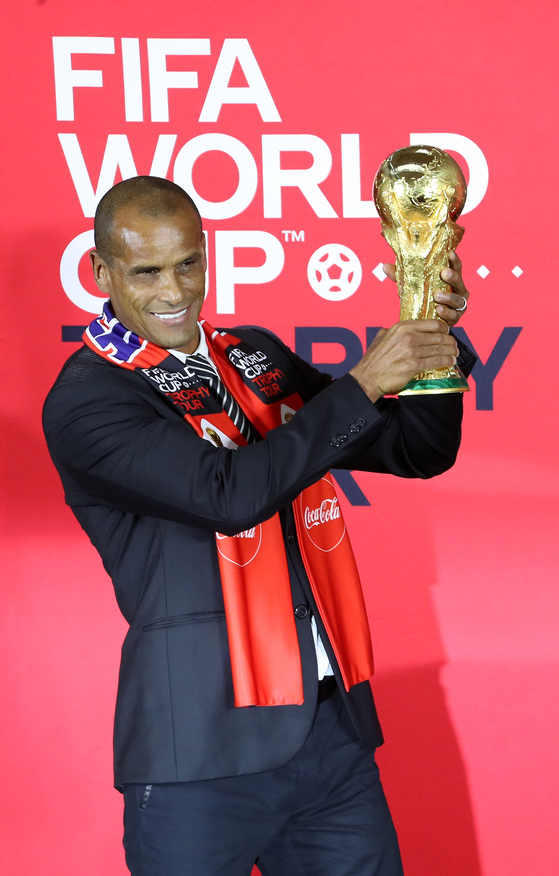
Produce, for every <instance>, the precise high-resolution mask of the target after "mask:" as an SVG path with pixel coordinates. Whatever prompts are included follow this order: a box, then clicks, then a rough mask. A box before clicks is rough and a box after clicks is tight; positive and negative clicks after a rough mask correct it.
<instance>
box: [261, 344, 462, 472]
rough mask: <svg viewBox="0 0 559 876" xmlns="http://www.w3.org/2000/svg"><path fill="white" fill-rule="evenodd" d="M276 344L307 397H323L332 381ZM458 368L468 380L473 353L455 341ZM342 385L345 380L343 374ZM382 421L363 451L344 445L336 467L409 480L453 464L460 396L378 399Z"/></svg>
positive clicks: (459, 418)
mask: <svg viewBox="0 0 559 876" xmlns="http://www.w3.org/2000/svg"><path fill="white" fill-rule="evenodd" d="M275 340H276V342H278V343H279V345H281V346H282V349H283V351H284V353H285V354H286V355H287V356H289V358H290V360H291V362H292V365H293V368H295V369H296V370H297V371H298V373H299V374H300V375H301V378H302V382H303V384H304V385H305V386H306V387H308V392H309V394H314V393H318V392H321V391H322V390H323V389H324V387H325V386H329V385H331V384H332V383H333V382H334V383H336V382H337V381H332V378H331V377H330V376H329V375H327V374H323V373H321V372H319V371H317V370H316V369H315V368H313V367H312V366H311V365H309V364H308V362H306V361H304V360H303V359H300V358H299V357H298V356H297V355H296V354H295V353H293V351H292V350H290V349H289V347H286V346H285V345H284V344H282V342H281V341H280V340H279V338H275ZM456 341H457V343H458V348H459V358H458V363H457V364H458V366H459V367H460V368H461V369H462V371H463V373H464V374H465V375H466V376H468V375H469V374H470V372H471V370H472V368H473V366H474V364H475V362H476V356H475V354H474V353H473V352H472V351H471V350H470V349H469V347H467V346H466V345H465V344H464V343H462V342H461V341H460V340H459V339H458V338H456ZM343 379H344V380H346V379H347V375H346V377H345V378H343ZM375 408H376V410H377V411H378V412H379V413H380V414H381V415H382V417H383V421H384V422H383V428H382V429H380V430H379V431H378V432H377V433H376V434H374V435H373V436H372V440H371V441H370V442H369V443H368V444H367V446H366V447H364V448H362V449H356V448H355V447H352V446H348V447H347V451H346V452H345V453H342V454H341V457H340V460H339V461H338V462H337V463H336V467H337V468H342V469H350V470H358V471H374V472H384V473H387V474H393V475H397V476H399V477H408V478H430V477H434V476H436V475H439V474H442V473H443V472H445V471H447V470H448V469H449V468H451V467H452V465H454V462H455V461H456V456H457V453H458V450H459V448H460V441H461V424H462V413H463V395H462V393H451V394H444V395H427V396H402V397H401V398H398V399H396V398H382V399H379V401H377V402H376V404H375Z"/></svg>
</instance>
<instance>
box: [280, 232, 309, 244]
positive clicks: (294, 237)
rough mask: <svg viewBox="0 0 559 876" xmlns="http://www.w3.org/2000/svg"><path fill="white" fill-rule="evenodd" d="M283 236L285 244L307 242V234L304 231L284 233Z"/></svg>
mask: <svg viewBox="0 0 559 876" xmlns="http://www.w3.org/2000/svg"><path fill="white" fill-rule="evenodd" d="M282 234H283V236H284V238H285V242H286V243H289V241H291V242H292V243H304V242H305V232H304V231H282Z"/></svg>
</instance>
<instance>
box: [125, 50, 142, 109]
mask: <svg viewBox="0 0 559 876" xmlns="http://www.w3.org/2000/svg"><path fill="white" fill-rule="evenodd" d="M121 43H122V77H123V81H124V115H125V118H126V121H127V122H143V120H144V104H143V100H142V67H141V62H140V40H139V39H128V38H126V37H123V38H122V40H121Z"/></svg>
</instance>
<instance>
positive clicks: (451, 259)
mask: <svg viewBox="0 0 559 876" xmlns="http://www.w3.org/2000/svg"><path fill="white" fill-rule="evenodd" d="M448 263H449V265H450V267H451V268H453V270H455V271H458V273H461V272H462V262H461V261H460V259H459V257H458V254H457V253H455V252H451V253H449V254H448Z"/></svg>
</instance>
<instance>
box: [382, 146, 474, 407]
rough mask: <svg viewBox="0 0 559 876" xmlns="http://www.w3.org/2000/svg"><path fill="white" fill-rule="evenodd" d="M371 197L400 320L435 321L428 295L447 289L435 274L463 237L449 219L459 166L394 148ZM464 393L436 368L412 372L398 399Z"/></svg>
mask: <svg viewBox="0 0 559 876" xmlns="http://www.w3.org/2000/svg"><path fill="white" fill-rule="evenodd" d="M374 199H375V203H376V206H377V210H378V212H379V215H380V218H381V223H382V235H383V237H384V238H385V239H386V241H387V242H388V244H389V245H390V246H391V247H392V249H393V250H394V253H395V256H396V282H397V284H398V292H399V294H400V319H401V320H403V319H441V317H440V316H438V315H437V312H436V310H435V307H436V302H435V300H434V298H433V295H434V293H435V292H436V291H438V290H440V291H444V290H447V289H448V288H449V287H448V285H447V284H446V283H445V282H444V281H443V280H442V279H441V271H442V269H443V268H446V267H448V254H449V253H450V252H452V251H453V250H454V249H455V248H456V247H457V245H458V244H459V242H460V240H461V239H462V235H463V234H464V229H463V228H461V227H460V226H459V225H456V223H455V221H454V220H455V219H457V218H458V216H459V215H460V212H461V211H462V208H463V206H464V203H465V201H466V181H465V179H464V175H463V173H462V171H461V170H460V167H459V166H458V164H457V163H456V161H454V159H453V158H451V157H450V155H448V154H447V153H446V152H443V151H442V150H440V149H436V148H435V147H433V146H407V147H405V148H404V149H398V150H397V151H396V152H393V153H392V155H389V157H388V158H387V159H386V161H383V163H382V164H381V166H380V168H379V171H378V173H377V175H376V177H375V184H374ZM468 390H469V387H468V383H467V381H466V378H465V377H464V375H463V374H462V372H461V371H460V369H459V368H457V367H454V368H438V369H437V370H434V371H422V372H421V373H420V374H416V376H415V377H414V378H413V379H412V380H411V381H410V382H409V383H407V384H406V386H405V387H404V388H403V389H402V390H400V392H399V393H398V395H425V394H430V393H443V392H468Z"/></svg>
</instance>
